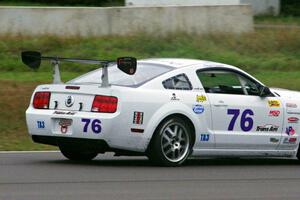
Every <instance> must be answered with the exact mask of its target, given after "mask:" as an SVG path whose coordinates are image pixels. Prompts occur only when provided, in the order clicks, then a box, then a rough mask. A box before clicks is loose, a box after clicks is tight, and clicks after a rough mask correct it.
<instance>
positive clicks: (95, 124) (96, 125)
mask: <svg viewBox="0 0 300 200" xmlns="http://www.w3.org/2000/svg"><path fill="white" fill-rule="evenodd" d="M81 122H83V123H84V126H83V130H82V132H84V133H87V132H88V129H89V128H91V130H92V132H93V133H95V134H98V133H101V131H102V126H101V121H100V120H99V119H94V120H93V119H88V118H82V119H81ZM90 124H91V126H90Z"/></svg>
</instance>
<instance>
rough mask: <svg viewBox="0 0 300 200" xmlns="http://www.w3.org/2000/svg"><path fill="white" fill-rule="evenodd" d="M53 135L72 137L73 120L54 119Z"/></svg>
mask: <svg viewBox="0 0 300 200" xmlns="http://www.w3.org/2000/svg"><path fill="white" fill-rule="evenodd" d="M53 122H54V123H53V124H54V126H53V133H54V134H59V135H72V124H73V120H72V119H67V118H54V119H53Z"/></svg>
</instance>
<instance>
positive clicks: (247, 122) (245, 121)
mask: <svg viewBox="0 0 300 200" xmlns="http://www.w3.org/2000/svg"><path fill="white" fill-rule="evenodd" d="M227 115H233V117H232V119H231V121H230V123H229V126H228V130H229V131H232V130H233V129H234V125H235V122H236V120H237V118H238V116H239V115H240V110H239V109H228V110H227ZM247 115H251V116H253V115H254V113H253V111H252V110H250V109H246V110H244V112H243V113H242V117H241V122H240V126H241V129H242V130H243V131H245V132H248V131H250V130H251V129H252V127H253V119H252V118H251V117H247Z"/></svg>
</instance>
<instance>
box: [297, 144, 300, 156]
mask: <svg viewBox="0 0 300 200" xmlns="http://www.w3.org/2000/svg"><path fill="white" fill-rule="evenodd" d="M297 158H298V160H300V144H299V147H298V152H297Z"/></svg>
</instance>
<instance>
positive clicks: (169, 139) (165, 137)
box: [163, 134, 171, 143]
mask: <svg viewBox="0 0 300 200" xmlns="http://www.w3.org/2000/svg"><path fill="white" fill-rule="evenodd" d="M163 138H164V139H166V140H167V141H168V143H171V138H170V137H168V135H167V134H164V135H163Z"/></svg>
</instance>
